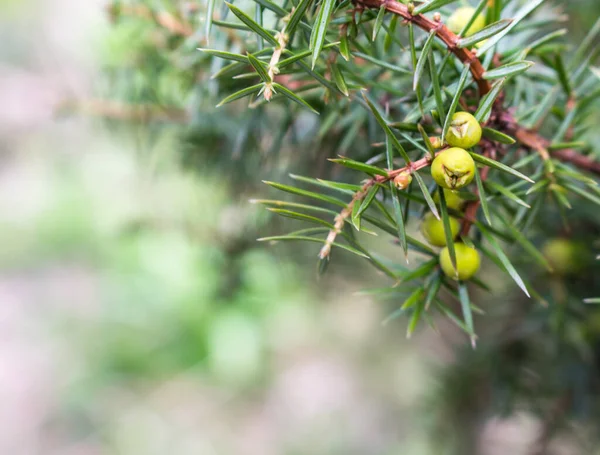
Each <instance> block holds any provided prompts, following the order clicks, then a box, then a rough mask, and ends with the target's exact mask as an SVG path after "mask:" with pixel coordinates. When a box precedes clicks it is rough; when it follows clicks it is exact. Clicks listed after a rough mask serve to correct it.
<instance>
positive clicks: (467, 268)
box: [440, 243, 481, 280]
mask: <svg viewBox="0 0 600 455" xmlns="http://www.w3.org/2000/svg"><path fill="white" fill-rule="evenodd" d="M454 252H455V253H456V268H457V269H458V270H454V267H453V266H452V261H451V260H450V251H449V250H448V247H446V248H444V249H443V250H442V251H441V252H440V266H441V267H442V270H443V271H444V273H445V274H446V275H447V276H449V277H450V278H452V279H453V280H468V279H469V278H471V277H472V276H473V275H475V274H476V273H477V271H478V270H479V265H480V264H481V259H480V258H479V252H478V251H477V250H476V249H475V248H471V247H468V246H467V245H465V244H464V243H455V244H454Z"/></svg>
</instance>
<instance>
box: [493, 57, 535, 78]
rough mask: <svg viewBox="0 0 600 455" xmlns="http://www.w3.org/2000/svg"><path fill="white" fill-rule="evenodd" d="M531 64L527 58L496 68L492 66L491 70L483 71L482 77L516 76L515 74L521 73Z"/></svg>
mask: <svg viewBox="0 0 600 455" xmlns="http://www.w3.org/2000/svg"><path fill="white" fill-rule="evenodd" d="M533 65H534V63H533V62H529V61H527V60H523V61H521V62H513V63H508V64H506V65H502V66H499V67H498V68H494V69H493V70H489V71H486V72H485V73H483V78H484V79H499V78H501V77H510V76H516V75H517V74H521V73H523V72H525V71H527V70H528V69H529V68H531V66H533Z"/></svg>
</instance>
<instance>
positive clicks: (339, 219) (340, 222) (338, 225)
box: [319, 152, 440, 259]
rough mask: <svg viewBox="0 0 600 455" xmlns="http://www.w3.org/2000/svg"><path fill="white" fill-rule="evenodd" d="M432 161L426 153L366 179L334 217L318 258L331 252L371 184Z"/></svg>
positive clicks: (424, 165) (323, 257)
mask: <svg viewBox="0 0 600 455" xmlns="http://www.w3.org/2000/svg"><path fill="white" fill-rule="evenodd" d="M437 153H440V152H437ZM437 153H436V155H437ZM432 161H433V159H432V158H431V156H430V155H429V154H428V155H426V156H424V157H423V158H421V159H419V160H417V161H413V162H411V163H409V164H407V165H406V166H404V167H401V168H399V169H393V170H390V171H389V172H388V173H387V175H376V176H375V177H373V178H371V179H369V180H367V181H366V182H365V183H364V185H363V186H362V187H361V189H360V190H358V191H357V192H356V193H354V195H353V196H352V200H351V201H350V202H349V203H348V205H347V206H346V207H344V209H343V210H342V211H341V212H340V213H339V214H338V215H337V216H336V217H335V219H334V228H333V229H331V230H330V231H329V234H328V235H327V239H326V240H325V245H323V248H321V251H320V252H319V258H321V259H325V258H326V257H327V256H329V253H330V252H331V246H332V245H333V242H334V241H335V238H336V237H337V235H338V234H339V233H340V232H341V231H342V228H343V227H344V222H345V221H346V219H347V218H348V217H349V216H350V215H351V214H352V210H353V209H354V205H355V204H356V203H358V202H360V201H362V200H363V199H364V198H365V196H366V195H367V193H368V192H369V189H371V187H372V186H373V185H376V184H383V183H387V182H389V181H390V180H393V179H394V178H396V177H397V176H398V175H400V174H401V173H403V172H407V173H410V174H412V173H413V172H416V171H418V170H419V169H423V168H425V167H427V166H429V165H430V164H431V162H432Z"/></svg>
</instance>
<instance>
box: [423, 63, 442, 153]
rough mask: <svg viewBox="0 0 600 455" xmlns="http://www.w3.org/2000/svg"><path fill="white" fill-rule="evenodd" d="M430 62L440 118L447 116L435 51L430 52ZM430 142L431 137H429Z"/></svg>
mask: <svg viewBox="0 0 600 455" xmlns="http://www.w3.org/2000/svg"><path fill="white" fill-rule="evenodd" d="M428 64H429V74H430V77H431V86H432V87H433V96H434V97H435V105H436V107H437V111H438V115H439V116H440V118H445V117H446V114H445V110H444V98H443V96H442V90H441V89H440V80H439V78H438V72H437V71H438V68H437V66H436V65H435V57H434V55H433V52H430V53H429V57H428ZM427 142H429V139H427Z"/></svg>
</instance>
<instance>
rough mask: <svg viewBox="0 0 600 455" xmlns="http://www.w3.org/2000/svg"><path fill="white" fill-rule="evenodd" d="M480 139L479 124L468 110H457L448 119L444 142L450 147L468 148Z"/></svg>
mask: <svg viewBox="0 0 600 455" xmlns="http://www.w3.org/2000/svg"><path fill="white" fill-rule="evenodd" d="M480 140H481V125H479V122H478V121H477V119H476V118H475V117H473V116H472V115H471V114H469V113H468V112H457V113H455V114H454V115H453V116H452V120H450V128H448V132H447V133H446V142H447V143H448V144H450V145H451V146H452V147H460V148H463V149H470V148H471V147H473V146H475V145H477V144H479V141H480Z"/></svg>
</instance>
